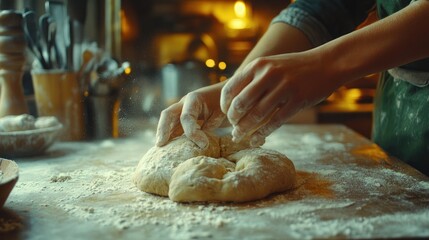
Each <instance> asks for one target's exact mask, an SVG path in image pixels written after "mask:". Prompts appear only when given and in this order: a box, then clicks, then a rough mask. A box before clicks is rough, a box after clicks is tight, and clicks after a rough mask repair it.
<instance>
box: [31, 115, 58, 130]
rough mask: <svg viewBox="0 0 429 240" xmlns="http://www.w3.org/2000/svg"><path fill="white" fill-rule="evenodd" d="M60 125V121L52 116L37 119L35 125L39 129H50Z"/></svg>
mask: <svg viewBox="0 0 429 240" xmlns="http://www.w3.org/2000/svg"><path fill="white" fill-rule="evenodd" d="M59 124H60V122H59V121H58V119H57V118H56V117H53V116H50V117H39V118H37V119H36V122H35V123H34V126H35V127H36V128H37V129H39V128H50V127H56V126H58V125H59Z"/></svg>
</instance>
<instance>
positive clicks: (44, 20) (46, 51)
mask: <svg viewBox="0 0 429 240" xmlns="http://www.w3.org/2000/svg"><path fill="white" fill-rule="evenodd" d="M50 18H51V17H50V16H49V15H48V14H43V15H42V16H41V17H40V18H39V28H40V35H41V38H40V45H41V46H42V47H43V51H42V55H43V56H44V57H45V59H46V63H47V64H48V65H49V68H52V59H51V54H50V46H49V44H50V43H49V34H50V32H49V25H50Z"/></svg>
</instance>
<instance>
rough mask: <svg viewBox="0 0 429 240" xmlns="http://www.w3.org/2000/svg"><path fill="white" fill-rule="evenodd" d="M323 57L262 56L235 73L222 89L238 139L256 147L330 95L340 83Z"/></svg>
mask: <svg viewBox="0 0 429 240" xmlns="http://www.w3.org/2000/svg"><path fill="white" fill-rule="evenodd" d="M332 79H335V78H332V76H331V75H330V74H328V73H327V72H326V71H325V69H324V65H323V63H322V60H321V58H320V57H317V56H314V54H309V53H308V52H302V53H292V54H282V55H275V56H269V57H261V58H258V59H255V60H254V61H252V62H250V63H249V64H248V65H247V66H245V67H244V68H243V70H242V71H240V72H237V73H236V74H234V75H233V76H232V77H231V78H230V79H229V80H228V81H227V83H226V84H225V86H224V87H223V88H222V92H221V103H220V105H221V109H222V111H223V112H224V113H225V114H226V115H227V117H228V120H229V121H230V123H231V124H232V125H233V127H234V129H233V131H232V136H233V140H234V141H240V140H241V139H242V138H244V137H246V136H250V143H251V145H252V146H260V145H262V144H263V143H264V142H265V138H266V137H267V136H268V135H269V134H271V133H272V132H273V131H274V130H276V129H277V128H279V127H280V126H281V125H282V124H283V123H284V122H286V120H287V119H288V118H289V117H291V116H292V115H293V114H295V113H297V112H298V111H300V110H301V109H303V108H306V107H309V106H313V105H315V104H317V103H319V102H320V101H322V100H323V99H324V98H326V97H327V96H329V95H330V94H331V93H332V92H333V91H334V90H335V89H336V88H337V87H338V86H339V85H340V83H339V81H333V80H332Z"/></svg>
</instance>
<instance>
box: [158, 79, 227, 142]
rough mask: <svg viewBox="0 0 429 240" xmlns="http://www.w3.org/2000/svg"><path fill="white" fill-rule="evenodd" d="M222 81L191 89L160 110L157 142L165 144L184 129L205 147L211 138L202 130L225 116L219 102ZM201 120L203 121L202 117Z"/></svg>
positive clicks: (219, 121) (219, 122)
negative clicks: (191, 90) (176, 100)
mask: <svg viewBox="0 0 429 240" xmlns="http://www.w3.org/2000/svg"><path fill="white" fill-rule="evenodd" d="M222 86H223V83H219V84H216V85H212V86H208V87H204V88H201V89H198V90H195V91H193V92H190V93H188V94H187V95H186V96H185V97H183V98H182V99H181V100H180V101H179V102H178V103H175V104H173V105H171V106H170V107H168V108H167V109H165V110H164V111H162V112H161V116H160V119H159V123H158V128H157V134H156V136H157V139H156V145H157V146H163V145H165V144H167V142H168V141H169V140H170V139H173V138H175V137H177V136H179V135H181V133H182V131H181V129H183V132H184V133H185V135H186V136H187V137H188V138H189V139H190V140H191V141H192V142H194V143H195V144H196V145H197V146H198V147H200V148H202V149H204V148H206V147H207V145H208V138H207V136H206V134H205V133H204V131H203V130H211V129H215V128H218V127H219V126H220V125H221V124H222V123H223V122H224V120H225V118H226V116H225V114H223V113H222V111H221V110H220V106H219V97H220V88H221V87H222ZM199 120H201V121H199Z"/></svg>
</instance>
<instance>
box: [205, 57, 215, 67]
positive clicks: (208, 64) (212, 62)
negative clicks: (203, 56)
mask: <svg viewBox="0 0 429 240" xmlns="http://www.w3.org/2000/svg"><path fill="white" fill-rule="evenodd" d="M215 65H216V63H215V61H214V60H213V59H207V60H206V66H207V67H209V68H212V67H214V66H215Z"/></svg>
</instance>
